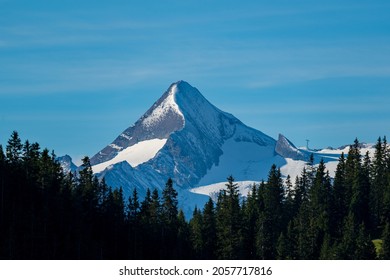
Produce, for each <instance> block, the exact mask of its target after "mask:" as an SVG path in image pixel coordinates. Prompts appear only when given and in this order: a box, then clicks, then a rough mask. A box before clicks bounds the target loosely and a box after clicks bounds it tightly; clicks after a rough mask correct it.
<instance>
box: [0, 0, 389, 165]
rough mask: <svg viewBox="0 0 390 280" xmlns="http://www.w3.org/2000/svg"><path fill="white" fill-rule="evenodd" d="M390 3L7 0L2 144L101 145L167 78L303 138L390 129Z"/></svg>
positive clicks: (65, 149) (0, 97)
mask: <svg viewBox="0 0 390 280" xmlns="http://www.w3.org/2000/svg"><path fill="white" fill-rule="evenodd" d="M389 14H390V2H389V1H377V0H372V1H356V0H355V1H342V0H338V1H333V0H329V1H299V0H298V1H277V0H276V1H246V0H241V1H226V0H225V1H216V0H209V1H202V0H197V1H170V0H167V1H149V0H146V1H145V0H144V1H129V0H127V1H125V0H123V1H121V0H112V1H89V0H87V1H80V0H79V1H73V0H67V1H66V0H64V1H52V0H51V1H49V0H34V1H31V0H28V1H27V0H20V1H19V0H10V1H7V0H0V143H1V144H3V145H5V144H6V142H7V139H8V138H9V135H10V134H11V132H12V131H13V130H17V131H18V132H19V133H20V135H21V137H22V138H23V139H29V140H30V141H38V142H39V143H40V144H41V145H42V146H44V147H48V148H50V149H54V150H55V152H56V154H58V155H62V154H70V155H71V156H72V157H73V158H75V159H80V158H81V157H82V156H83V155H89V156H92V155H94V154H95V153H96V152H98V151H99V150H100V149H101V148H103V147H104V146H105V145H106V144H108V143H110V142H111V141H112V140H113V139H114V138H115V137H116V136H117V135H118V134H119V133H121V132H122V131H123V130H124V129H126V128H127V127H128V126H129V125H131V124H133V123H134V122H135V121H136V120H137V119H138V118H139V117H140V116H141V115H142V114H143V113H144V112H145V111H146V110H147V109H148V108H149V107H150V106H151V105H152V104H153V102H154V101H156V100H157V98H159V97H160V95H161V94H162V93H163V92H164V91H165V90H166V89H167V88H168V86H169V85H170V84H171V83H172V82H175V81H178V80H186V81H187V82H189V83H190V84H192V85H193V86H195V87H197V88H198V89H199V90H200V91H201V92H202V93H203V95H204V96H205V97H206V98H207V99H208V100H209V101H210V102H212V103H213V104H214V105H216V106H217V107H219V108H221V109H222V110H225V111H228V112H230V113H232V114H234V115H235V116H236V117H238V118H239V119H241V120H242V121H243V122H244V123H246V124H248V125H250V126H252V127H254V128H257V129H259V130H261V131H263V132H264V133H266V134H268V135H270V136H272V137H274V138H277V136H278V133H283V134H284V135H286V136H287V137H288V138H289V139H290V140H291V141H292V142H294V143H295V144H296V145H297V146H303V145H305V143H306V142H305V139H310V145H311V146H312V147H327V146H340V145H343V144H347V143H351V142H352V141H353V140H354V138H355V137H358V138H359V139H360V140H361V141H364V142H375V141H376V139H377V137H379V136H383V135H387V136H389V135H390V133H389V129H390V126H389V124H390V110H389V104H390V94H389V93H390V17H389Z"/></svg>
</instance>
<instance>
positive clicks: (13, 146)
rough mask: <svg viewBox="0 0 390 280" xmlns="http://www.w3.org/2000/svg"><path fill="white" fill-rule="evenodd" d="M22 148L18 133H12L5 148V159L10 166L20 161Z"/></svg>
mask: <svg viewBox="0 0 390 280" xmlns="http://www.w3.org/2000/svg"><path fill="white" fill-rule="evenodd" d="M22 147H23V145H22V141H21V140H20V138H19V134H18V132H16V131H14V132H12V134H11V138H10V139H9V140H8V145H7V147H6V158H7V161H8V162H9V163H10V164H11V165H16V164H18V163H19V162H20V160H21V159H22Z"/></svg>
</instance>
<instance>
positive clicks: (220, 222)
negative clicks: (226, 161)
mask: <svg viewBox="0 0 390 280" xmlns="http://www.w3.org/2000/svg"><path fill="white" fill-rule="evenodd" d="M227 180H228V182H227V184H226V188H227V190H226V191H223V192H221V193H220V194H219V197H218V202H217V210H216V236H217V240H216V241H217V256H218V257H219V258H220V259H238V258H240V256H241V255H240V254H241V252H240V249H241V221H242V219H241V207H240V201H239V193H238V187H237V184H235V183H234V178H233V177H232V176H229V177H228V178H227Z"/></svg>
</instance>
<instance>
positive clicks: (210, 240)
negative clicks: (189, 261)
mask: <svg viewBox="0 0 390 280" xmlns="http://www.w3.org/2000/svg"><path fill="white" fill-rule="evenodd" d="M215 219H216V218H215V209H214V202H213V200H212V199H211V198H209V200H208V202H207V203H206V205H205V206H204V208H203V226H202V239H203V248H204V250H203V256H204V259H215V258H216V255H215V250H216V244H217V230H216V220H215Z"/></svg>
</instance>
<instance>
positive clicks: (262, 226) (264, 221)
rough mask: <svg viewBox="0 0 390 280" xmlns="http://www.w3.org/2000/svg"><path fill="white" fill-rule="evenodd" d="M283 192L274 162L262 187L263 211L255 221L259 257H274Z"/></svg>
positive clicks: (281, 228) (281, 213) (279, 230)
mask: <svg viewBox="0 0 390 280" xmlns="http://www.w3.org/2000/svg"><path fill="white" fill-rule="evenodd" d="M283 192H284V187H283V182H282V179H281V174H280V170H279V169H277V168H276V165H275V164H274V165H272V167H271V170H270V172H269V174H268V181H267V183H266V184H265V188H264V196H263V198H264V211H263V212H261V213H260V215H259V219H258V222H257V228H258V231H257V232H258V233H257V239H256V247H257V254H258V257H259V258H261V259H275V258H276V243H277V240H278V237H279V235H280V233H281V232H282V230H283V228H284V225H282V222H283V219H282V215H283V199H284V195H283ZM286 226H287V225H286Z"/></svg>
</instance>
